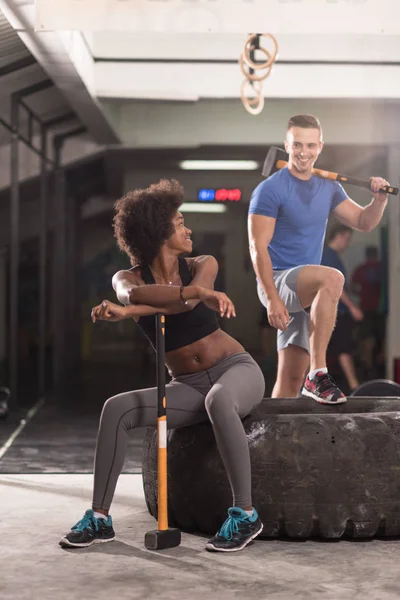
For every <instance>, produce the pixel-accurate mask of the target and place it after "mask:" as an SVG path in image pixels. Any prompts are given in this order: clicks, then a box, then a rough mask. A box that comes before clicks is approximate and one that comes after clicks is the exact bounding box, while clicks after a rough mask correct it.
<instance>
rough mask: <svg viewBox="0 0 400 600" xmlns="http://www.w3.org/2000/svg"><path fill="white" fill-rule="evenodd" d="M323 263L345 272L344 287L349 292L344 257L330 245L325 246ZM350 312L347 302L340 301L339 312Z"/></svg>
mask: <svg viewBox="0 0 400 600" xmlns="http://www.w3.org/2000/svg"><path fill="white" fill-rule="evenodd" d="M321 265H324V267H333V268H334V269H337V270H338V271H340V272H341V273H343V276H344V288H343V289H344V290H345V292H348V285H347V279H346V267H345V266H344V264H343V262H342V259H341V258H340V256H339V254H338V253H337V252H336V250H333V249H332V248H329V246H325V248H324V251H323V253H322V259H321ZM349 313H350V311H349V309H348V308H347V306H346V305H345V304H343V302H339V304H338V314H340V315H347V314H349Z"/></svg>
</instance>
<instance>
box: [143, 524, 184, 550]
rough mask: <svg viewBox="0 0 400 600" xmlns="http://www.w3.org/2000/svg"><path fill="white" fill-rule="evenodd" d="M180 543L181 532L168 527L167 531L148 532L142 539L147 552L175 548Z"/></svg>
mask: <svg viewBox="0 0 400 600" xmlns="http://www.w3.org/2000/svg"><path fill="white" fill-rule="evenodd" d="M180 543H181V532H180V530H179V529H174V528H172V527H170V528H169V529H164V530H161V531H160V530H159V529H155V530H154V531H148V532H147V533H146V535H145V538H144V545H145V546H146V548H147V549H148V550H165V549H166V548H175V546H179V544H180Z"/></svg>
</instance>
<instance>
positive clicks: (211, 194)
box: [197, 188, 242, 202]
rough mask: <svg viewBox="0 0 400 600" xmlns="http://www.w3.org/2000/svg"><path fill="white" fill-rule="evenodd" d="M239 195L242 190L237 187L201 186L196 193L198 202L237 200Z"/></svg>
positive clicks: (240, 195)
mask: <svg viewBox="0 0 400 600" xmlns="http://www.w3.org/2000/svg"><path fill="white" fill-rule="evenodd" d="M241 197H242V192H241V191H240V190H239V189H237V188H234V189H225V188H217V189H210V188H202V189H201V190H199V192H198V194H197V199H198V200H199V201H200V202H239V200H240V198H241Z"/></svg>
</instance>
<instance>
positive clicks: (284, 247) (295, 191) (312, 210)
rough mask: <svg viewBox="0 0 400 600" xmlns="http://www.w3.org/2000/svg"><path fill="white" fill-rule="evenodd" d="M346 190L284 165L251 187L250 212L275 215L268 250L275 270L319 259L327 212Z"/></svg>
mask: <svg viewBox="0 0 400 600" xmlns="http://www.w3.org/2000/svg"><path fill="white" fill-rule="evenodd" d="M346 198H347V194H346V192H345V191H344V189H343V187H342V186H341V185H340V183H338V182H337V181H331V180H329V179H322V178H320V177H316V176H315V175H312V177H311V179H309V180H308V181H303V180H302V179H299V178H298V177H295V176H294V175H292V174H291V172H290V171H289V169H287V168H286V167H285V168H284V169H281V170H280V171H277V172H276V173H274V174H273V175H271V177H269V178H268V179H266V180H265V181H263V182H261V183H260V184H259V185H258V186H257V187H256V189H255V190H254V192H253V194H252V196H251V200H250V207H249V214H250V215H264V216H266V217H273V218H274V219H276V223H275V231H274V235H273V237H272V240H271V242H270V244H269V247H268V250H269V254H270V256H271V260H272V266H273V268H274V269H275V270H279V271H280V270H284V269H290V268H292V267H298V266H301V265H319V264H320V263H321V256H322V249H323V245H324V239H325V232H326V224H327V221H328V216H329V213H330V212H331V211H332V210H334V209H335V208H336V207H337V206H338V205H339V204H340V203H341V202H343V200H345V199H346Z"/></svg>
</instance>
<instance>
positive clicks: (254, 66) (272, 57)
mask: <svg viewBox="0 0 400 600" xmlns="http://www.w3.org/2000/svg"><path fill="white" fill-rule="evenodd" d="M257 35H258V34H257V33H252V34H251V35H250V36H249V37H248V38H247V40H246V42H245V45H244V49H243V60H244V62H245V63H246V64H247V66H248V67H250V68H251V69H267V68H268V67H269V66H271V65H272V64H273V63H274V62H275V59H276V57H277V54H278V43H277V41H276V39H275V38H274V36H273V35H272V34H271V33H262V34H261V35H263V36H264V37H268V38H270V39H271V40H272V42H273V44H274V48H275V50H274V52H273V54H272V55H271V53H270V52H269V51H268V50H266V49H265V48H263V47H262V46H260V47H259V48H257V50H261V51H262V52H264V54H265V55H266V56H269V59H268V60H267V62H265V63H261V64H259V63H255V62H253V61H252V60H251V58H250V56H249V54H248V49H247V46H248V45H251V43H252V42H253V41H254V40H255V38H256V37H257ZM250 49H253V48H252V47H251V46H250Z"/></svg>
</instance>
